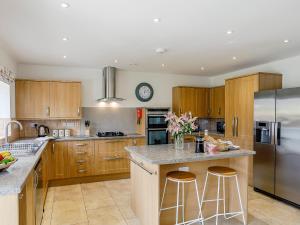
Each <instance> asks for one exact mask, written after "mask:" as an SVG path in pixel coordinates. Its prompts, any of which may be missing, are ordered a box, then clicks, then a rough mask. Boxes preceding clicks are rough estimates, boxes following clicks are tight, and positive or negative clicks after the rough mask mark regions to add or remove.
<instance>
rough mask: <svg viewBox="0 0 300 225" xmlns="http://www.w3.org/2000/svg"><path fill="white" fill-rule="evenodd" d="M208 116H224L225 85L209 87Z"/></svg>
mask: <svg viewBox="0 0 300 225" xmlns="http://www.w3.org/2000/svg"><path fill="white" fill-rule="evenodd" d="M209 117H210V118H224V117H225V87H224V86H222V87H215V88H211V89H210V95H209Z"/></svg>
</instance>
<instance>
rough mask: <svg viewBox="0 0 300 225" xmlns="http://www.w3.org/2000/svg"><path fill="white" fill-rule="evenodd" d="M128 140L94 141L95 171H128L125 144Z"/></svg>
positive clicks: (108, 172)
mask: <svg viewBox="0 0 300 225" xmlns="http://www.w3.org/2000/svg"><path fill="white" fill-rule="evenodd" d="M127 145H128V140H126V139H122V140H107V141H96V142H95V173H96V174H115V173H128V172H129V171H130V169H129V159H128V155H127V152H126V151H125V149H124V148H125V146H127Z"/></svg>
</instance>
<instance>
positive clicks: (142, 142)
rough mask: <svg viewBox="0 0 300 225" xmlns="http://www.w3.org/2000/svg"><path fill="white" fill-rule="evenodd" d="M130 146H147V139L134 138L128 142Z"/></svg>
mask: <svg viewBox="0 0 300 225" xmlns="http://www.w3.org/2000/svg"><path fill="white" fill-rule="evenodd" d="M128 145H129V146H142V145H146V139H145V138H132V139H129V141H128Z"/></svg>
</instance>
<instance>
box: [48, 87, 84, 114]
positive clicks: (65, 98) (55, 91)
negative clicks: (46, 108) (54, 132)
mask: <svg viewBox="0 0 300 225" xmlns="http://www.w3.org/2000/svg"><path fill="white" fill-rule="evenodd" d="M50 117H51V118H80V117H81V84H80V83H78V82H50Z"/></svg>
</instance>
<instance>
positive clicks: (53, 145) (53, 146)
mask: <svg viewBox="0 0 300 225" xmlns="http://www.w3.org/2000/svg"><path fill="white" fill-rule="evenodd" d="M54 148H55V144H54V143H53V144H52V153H53V154H54Z"/></svg>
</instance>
